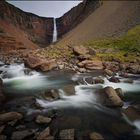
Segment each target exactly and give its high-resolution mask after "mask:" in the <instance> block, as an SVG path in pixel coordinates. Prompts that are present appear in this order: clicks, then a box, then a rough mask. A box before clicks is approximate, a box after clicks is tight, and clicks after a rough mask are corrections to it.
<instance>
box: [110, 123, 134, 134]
mask: <svg viewBox="0 0 140 140" xmlns="http://www.w3.org/2000/svg"><path fill="white" fill-rule="evenodd" d="M134 130H135V127H134V126H132V125H129V124H128V123H127V124H126V123H112V124H111V127H110V131H111V132H112V133H113V134H114V135H116V136H118V135H125V134H128V133H132V132H133V131H134Z"/></svg>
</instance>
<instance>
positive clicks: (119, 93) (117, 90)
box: [115, 88, 124, 99]
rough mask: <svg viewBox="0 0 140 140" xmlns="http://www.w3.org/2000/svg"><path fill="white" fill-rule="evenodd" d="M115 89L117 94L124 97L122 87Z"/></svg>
mask: <svg viewBox="0 0 140 140" xmlns="http://www.w3.org/2000/svg"><path fill="white" fill-rule="evenodd" d="M115 91H116V93H117V95H118V96H119V97H120V98H121V99H123V98H124V93H123V91H122V89H121V88H116V89H115Z"/></svg>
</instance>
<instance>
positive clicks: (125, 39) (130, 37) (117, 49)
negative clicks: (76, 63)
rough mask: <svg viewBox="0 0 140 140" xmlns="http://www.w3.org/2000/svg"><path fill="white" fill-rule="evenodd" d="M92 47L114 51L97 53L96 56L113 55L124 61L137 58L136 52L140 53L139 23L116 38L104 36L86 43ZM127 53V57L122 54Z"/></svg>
mask: <svg viewBox="0 0 140 140" xmlns="http://www.w3.org/2000/svg"><path fill="white" fill-rule="evenodd" d="M86 45H87V46H91V47H94V48H98V49H100V48H101V49H102V48H113V50H114V52H109V53H106V52H105V53H98V54H97V55H98V56H115V57H118V58H120V59H122V60H124V61H128V60H134V59H136V58H137V55H136V53H140V25H137V26H136V27H134V28H132V29H130V30H129V31H128V32H127V33H125V34H124V35H123V36H121V37H118V38H106V39H100V40H96V41H90V42H88V43H86ZM126 53H127V57H126V56H124V54H126Z"/></svg>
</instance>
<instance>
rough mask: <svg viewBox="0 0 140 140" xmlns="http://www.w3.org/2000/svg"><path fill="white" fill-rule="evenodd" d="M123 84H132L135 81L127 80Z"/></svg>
mask: <svg viewBox="0 0 140 140" xmlns="http://www.w3.org/2000/svg"><path fill="white" fill-rule="evenodd" d="M123 82H124V83H130V84H132V83H133V82H134V81H133V80H132V79H126V80H123Z"/></svg>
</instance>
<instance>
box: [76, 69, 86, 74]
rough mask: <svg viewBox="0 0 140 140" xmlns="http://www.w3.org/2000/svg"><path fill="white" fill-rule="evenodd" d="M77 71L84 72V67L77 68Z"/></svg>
mask: <svg viewBox="0 0 140 140" xmlns="http://www.w3.org/2000/svg"><path fill="white" fill-rule="evenodd" d="M78 71H79V72H80V73H85V72H86V69H85V68H79V69H78Z"/></svg>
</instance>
